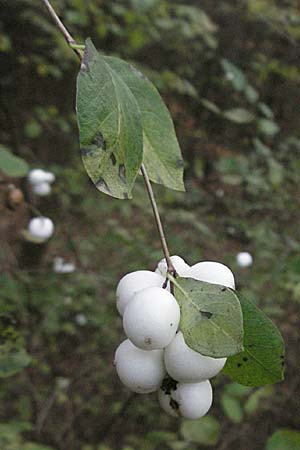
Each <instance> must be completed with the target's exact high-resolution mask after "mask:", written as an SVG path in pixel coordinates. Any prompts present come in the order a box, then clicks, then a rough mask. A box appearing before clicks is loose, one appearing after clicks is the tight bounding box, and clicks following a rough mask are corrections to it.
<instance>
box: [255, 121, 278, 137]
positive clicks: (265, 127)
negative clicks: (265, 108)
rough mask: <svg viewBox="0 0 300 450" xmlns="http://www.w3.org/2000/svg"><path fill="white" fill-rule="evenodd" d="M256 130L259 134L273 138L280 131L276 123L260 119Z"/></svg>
mask: <svg viewBox="0 0 300 450" xmlns="http://www.w3.org/2000/svg"><path fill="white" fill-rule="evenodd" d="M258 129H259V131H260V132H261V133H263V134H265V135H267V136H274V135H275V134H277V133H279V131H280V128H279V126H278V125H277V123H276V122H273V120H268V119H260V120H259V121H258Z"/></svg>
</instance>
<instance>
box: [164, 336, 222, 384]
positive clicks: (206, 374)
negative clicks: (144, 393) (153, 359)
mask: <svg viewBox="0 0 300 450" xmlns="http://www.w3.org/2000/svg"><path fill="white" fill-rule="evenodd" d="M164 358H165V365H166V369H167V372H168V374H169V375H170V376H171V377H172V378H174V380H177V381H180V382H183V383H195V382H199V381H204V380H207V379H208V378H212V377H214V376H215V375H217V373H219V372H220V371H221V370H222V369H223V367H224V365H225V363H226V358H211V357H209V356H204V355H201V354H200V353H198V352H195V351H194V350H192V349H191V348H190V347H189V346H188V345H186V343H185V340H184V337H183V334H182V332H181V331H179V332H178V333H177V334H176V336H175V337H174V339H173V340H172V342H171V343H170V344H169V345H168V347H167V348H166V349H165V355H164Z"/></svg>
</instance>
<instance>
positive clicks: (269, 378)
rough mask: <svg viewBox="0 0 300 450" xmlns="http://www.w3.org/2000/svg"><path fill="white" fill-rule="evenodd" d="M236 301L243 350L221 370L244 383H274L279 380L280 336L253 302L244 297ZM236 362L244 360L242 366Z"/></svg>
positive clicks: (281, 341)
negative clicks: (239, 316)
mask: <svg viewBox="0 0 300 450" xmlns="http://www.w3.org/2000/svg"><path fill="white" fill-rule="evenodd" d="M240 302H241V306H242V311H243V318H244V351H243V352H242V353H240V354H238V355H235V356H231V357H230V358H228V359H227V362H226V365H225V367H224V369H223V372H224V373H225V374H226V375H228V376H229V377H230V378H231V379H232V380H233V381H236V382H237V383H240V384H244V385H246V386H262V385H265V384H271V383H276V382H277V381H280V380H282V379H283V367H282V359H283V352H284V341H283V339H282V336H281V334H280V332H279V330H278V329H277V328H276V326H275V325H274V324H273V322H272V321H271V320H270V319H269V318H268V317H267V316H266V315H265V314H264V313H263V312H262V311H261V310H260V309H258V308H257V307H256V306H255V305H254V304H253V303H251V302H250V301H249V300H247V299H245V298H240ZM240 361H244V363H243V365H239V364H240ZM237 367H238V369H239V370H237Z"/></svg>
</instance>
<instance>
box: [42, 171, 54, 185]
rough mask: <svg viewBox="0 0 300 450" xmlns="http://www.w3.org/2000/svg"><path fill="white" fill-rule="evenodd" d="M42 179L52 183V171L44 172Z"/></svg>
mask: <svg viewBox="0 0 300 450" xmlns="http://www.w3.org/2000/svg"><path fill="white" fill-rule="evenodd" d="M44 181H46V182H47V183H54V181H55V175H54V173H52V172H44Z"/></svg>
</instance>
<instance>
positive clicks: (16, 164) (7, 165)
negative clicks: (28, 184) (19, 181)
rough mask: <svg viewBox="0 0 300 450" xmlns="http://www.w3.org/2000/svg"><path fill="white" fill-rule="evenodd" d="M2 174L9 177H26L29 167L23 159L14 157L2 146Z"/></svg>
mask: <svg viewBox="0 0 300 450" xmlns="http://www.w3.org/2000/svg"><path fill="white" fill-rule="evenodd" d="M0 172H3V173H5V175H8V176H9V177H16V178H17V177H25V176H26V175H27V173H28V172H29V166H28V164H27V162H26V161H25V160H24V159H23V158H19V156H16V155H13V154H12V153H11V152H10V151H9V150H8V149H7V148H5V147H4V146H3V145H0Z"/></svg>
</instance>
